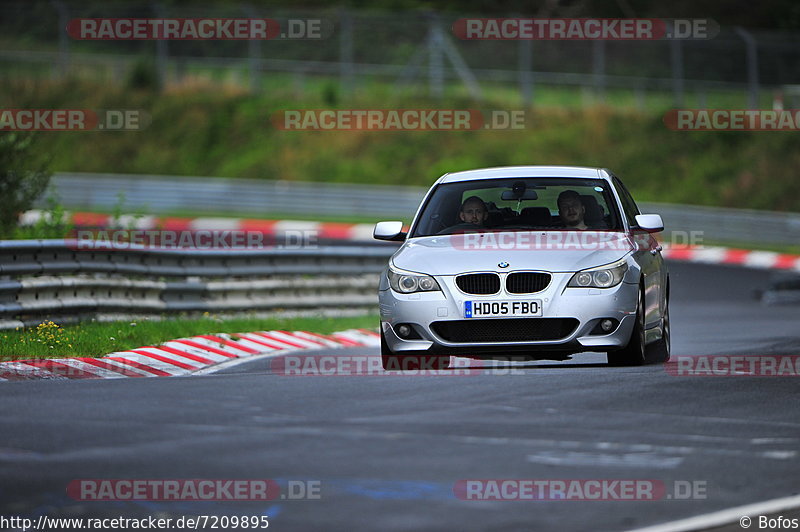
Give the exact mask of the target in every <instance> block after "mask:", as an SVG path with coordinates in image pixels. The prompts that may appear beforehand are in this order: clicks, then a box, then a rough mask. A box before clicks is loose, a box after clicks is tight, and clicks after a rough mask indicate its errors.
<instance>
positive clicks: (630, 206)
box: [613, 177, 641, 225]
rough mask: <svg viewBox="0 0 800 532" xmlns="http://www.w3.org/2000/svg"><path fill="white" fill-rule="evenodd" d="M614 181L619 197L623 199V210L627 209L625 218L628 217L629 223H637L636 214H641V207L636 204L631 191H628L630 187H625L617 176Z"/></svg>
mask: <svg viewBox="0 0 800 532" xmlns="http://www.w3.org/2000/svg"><path fill="white" fill-rule="evenodd" d="M613 181H614V186H615V187H616V189H617V192H619V199H620V200H621V201H622V210H624V211H625V218H627V219H628V224H629V225H636V215H637V214H641V213H640V212H639V208H638V207H637V206H636V202H635V201H633V197H632V196H631V193H630V192H628V189H627V188H625V185H623V184H622V181H620V180H619V179H617V178H616V177H614V179H613Z"/></svg>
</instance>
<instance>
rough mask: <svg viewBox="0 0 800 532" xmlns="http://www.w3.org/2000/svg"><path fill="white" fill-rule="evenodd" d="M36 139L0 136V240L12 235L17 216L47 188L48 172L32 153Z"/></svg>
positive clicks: (8, 135) (13, 134)
mask: <svg viewBox="0 0 800 532" xmlns="http://www.w3.org/2000/svg"><path fill="white" fill-rule="evenodd" d="M34 143H35V137H34V136H33V135H32V134H28V133H19V132H2V133H0V198H2V202H3V207H2V208H1V209H0V238H9V237H11V236H12V235H13V234H14V231H15V229H16V226H17V222H18V220H19V216H20V214H22V213H23V212H25V211H26V210H28V209H30V207H31V205H33V202H34V201H35V200H36V198H38V197H39V196H40V195H41V194H42V193H43V192H44V190H45V189H46V188H47V185H48V183H49V182H50V172H49V171H48V170H47V163H43V162H41V161H40V160H38V159H37V158H36V157H35V155H34V151H33V146H34Z"/></svg>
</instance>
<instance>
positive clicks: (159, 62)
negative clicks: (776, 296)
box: [153, 3, 169, 90]
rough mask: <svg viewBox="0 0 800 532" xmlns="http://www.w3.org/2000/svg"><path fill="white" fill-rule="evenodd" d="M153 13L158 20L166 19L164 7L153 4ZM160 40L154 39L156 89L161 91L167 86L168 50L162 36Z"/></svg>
mask: <svg viewBox="0 0 800 532" xmlns="http://www.w3.org/2000/svg"><path fill="white" fill-rule="evenodd" d="M153 11H154V12H155V15H156V17H158V18H162V19H163V18H166V11H165V10H164V6H163V5H161V4H159V3H155V4H153ZM160 37H161V38H158V39H156V79H157V80H158V89H159V90H163V89H164V86H165V85H166V84H167V61H168V53H169V50H168V48H167V41H166V39H164V36H163V35H161V36H160Z"/></svg>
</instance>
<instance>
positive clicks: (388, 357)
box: [381, 328, 450, 371]
mask: <svg viewBox="0 0 800 532" xmlns="http://www.w3.org/2000/svg"><path fill="white" fill-rule="evenodd" d="M427 353H428V352H427V351H403V352H402V353H399V354H398V353H395V352H393V351H392V350H391V349H389V346H388V344H387V343H386V338H385V337H384V336H383V328H381V365H382V366H383V369H384V370H385V371H408V370H414V371H421V370H441V369H448V368H449V365H450V357H449V356H439V355H429V354H427Z"/></svg>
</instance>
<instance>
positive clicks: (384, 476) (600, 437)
mask: <svg viewBox="0 0 800 532" xmlns="http://www.w3.org/2000/svg"><path fill="white" fill-rule="evenodd" d="M670 269H671V272H672V273H671V276H672V287H673V294H672V307H671V310H672V323H673V356H676V355H709V354H719V355H745V356H753V357H757V356H763V355H776V354H781V355H797V354H800V353H798V343H800V327H798V323H800V306H797V305H795V306H771V307H769V306H763V305H762V304H761V303H760V302H759V301H757V300H756V299H754V297H753V295H752V293H753V290H754V289H757V288H764V287H766V285H767V284H768V280H769V277H770V276H771V275H772V274H771V273H770V272H765V271H757V270H746V269H742V268H735V267H725V266H705V265H697V264H676V263H672V264H670ZM342 353H343V352H342V351H341V350H339V351H337V354H340V355H341V354H342ZM349 353H350V354H359V353H361V354H365V353H368V354H370V355H374V356H377V355H378V353H377V351H376V350H375V349H365V348H361V349H356V350H351V351H349ZM272 362H273V361H272V360H270V359H269V358H261V359H258V360H253V361H250V362H248V363H244V364H241V365H238V366H235V367H230V368H228V369H226V370H223V371H222V372H221V373H217V374H214V375H207V376H194V377H188V378H151V379H119V380H71V381H27V382H7V383H2V384H0V404H2V407H3V415H2V417H0V490H1V491H0V501H1V502H0V505H1V507H0V514H2V515H6V516H8V515H12V514H13V515H29V516H38V515H40V514H46V515H48V516H51V517H58V516H60V517H117V516H123V517H134V516H148V515H151V516H160V517H173V518H177V517H180V516H182V515H183V516H196V515H216V516H221V515H240V516H250V515H268V516H269V524H270V527H269V528H270V530H314V529H320V530H501V531H506V530H622V529H630V528H636V527H640V526H646V525H651V524H656V523H661V522H666V521H671V520H674V519H679V518H684V517H689V516H692V515H697V514H702V513H706V512H710V511H714V510H720V509H723V508H728V507H732V506H738V505H742V504H746V503H750V502H756V501H762V500H765V499H771V498H776V497H782V496H786V495H791V494H796V493H798V491H800V489H799V488H798V486H799V485H798V480H797V479H798V478H800V458H799V457H798V450H799V449H800V445H799V443H800V409H798V408H797V397H798V395H797V389H798V385H800V381H799V380H797V379H796V378H792V377H752V376H728V377H679V376H674V375H670V374H668V373H667V372H666V371H665V369H664V366H663V365H660V364H650V365H646V366H643V367H639V368H611V367H607V366H606V365H605V363H604V362H605V357H604V356H603V355H599V354H582V355H576V356H574V357H573V359H572V360H570V361H567V362H552V361H550V362H544V361H543V362H534V363H527V364H523V365H521V366H518V367H514V371H513V373H514V374H509V373H511V371H510V370H509V371H499V370H498V371H495V372H494V374H492V372H488V373H481V374H479V375H474V376H453V377H450V376H436V377H434V376H414V377H410V376H406V377H404V376H383V375H373V376H350V377H342V376H337V377H289V376H282V375H277V374H273V373H271V372H270V367H271V363H272ZM498 365H501V363H498ZM506 369H508V368H506ZM75 479H162V480H163V479H275V480H276V481H277V482H278V483H279V484H280V485H281V486H286V485H288V482H289V481H292V480H310V481H314V482H319V484H318V485H319V487H320V497H319V498H317V499H311V500H289V498H286V499H280V498H277V499H275V500H271V501H260V502H241V501H234V502H231V501H216V502H198V501H181V502H174V501H170V502H163V501H137V502H131V501H99V502H98V501H83V500H75V499H74V498H71V497H70V496H68V495H67V494H66V487H67V485H69V483H70V481H73V480H75ZM462 479H550V480H554V479H584V480H586V479H595V480H604V479H609V480H613V479H647V480H653V481H657V482H658V483H660V485H663V486H665V487H666V490H667V491H666V495H665V496H663V497H662V498H660V500H655V501H642V500H617V501H574V500H553V501H474V500H461V499H459V498H457V497H456V496H454V491H453V487H454V484H455V483H456V482H457V481H459V480H462ZM675 481H678V485H679V486H682V487H685V486H687V485H693V486H698V487H704V488H705V491H704V493H700V492H698V493H695V495H697V496H698V497H695V498H689V499H688V500H684V499H682V498H681V497H679V496H678V495H680V494H679V493H678V492H676V491H675V489H674V487H675ZM687 483H688V484H687ZM692 483H694V484H692ZM701 491H702V490H701ZM285 494H286V493H284V495H285ZM669 495H673V496H672V497H671V498H670V497H669ZM702 496H705V498H699V497H702ZM754 528H755V527H754Z"/></svg>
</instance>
